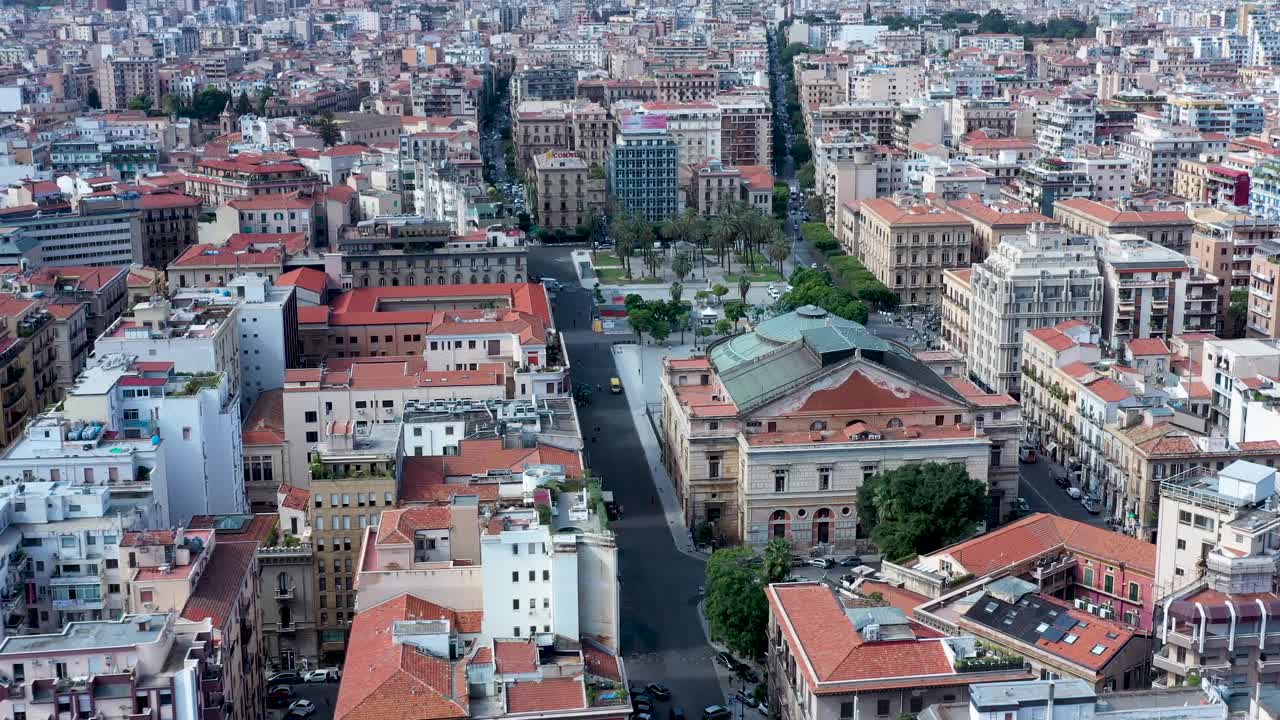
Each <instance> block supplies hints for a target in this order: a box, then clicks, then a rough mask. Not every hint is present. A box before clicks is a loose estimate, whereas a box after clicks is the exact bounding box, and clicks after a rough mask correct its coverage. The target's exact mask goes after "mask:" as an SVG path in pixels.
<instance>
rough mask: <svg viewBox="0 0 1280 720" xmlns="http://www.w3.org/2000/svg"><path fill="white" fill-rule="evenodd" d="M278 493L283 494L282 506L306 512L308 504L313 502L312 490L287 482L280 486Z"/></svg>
mask: <svg viewBox="0 0 1280 720" xmlns="http://www.w3.org/2000/svg"><path fill="white" fill-rule="evenodd" d="M276 494H277V495H281V496H283V497H281V499H280V507H282V508H288V509H290V510H298V511H302V512H305V511H306V509H307V506H308V505H310V504H311V491H310V490H308V489H306V488H300V487H297V486H295V485H289V484H288V483H285V484H283V485H281V486H280V489H279V490H277V491H276Z"/></svg>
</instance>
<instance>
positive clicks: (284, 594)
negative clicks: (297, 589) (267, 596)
mask: <svg viewBox="0 0 1280 720" xmlns="http://www.w3.org/2000/svg"><path fill="white" fill-rule="evenodd" d="M293 592H294V588H293V586H289V587H287V588H282V587H279V586H277V587H276V599H277V600H292V599H293Z"/></svg>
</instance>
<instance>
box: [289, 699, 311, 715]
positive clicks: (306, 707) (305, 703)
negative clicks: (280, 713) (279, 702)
mask: <svg viewBox="0 0 1280 720" xmlns="http://www.w3.org/2000/svg"><path fill="white" fill-rule="evenodd" d="M288 714H289V715H291V716H293V717H311V716H312V715H315V714H316V704H315V703H313V702H311V701H310V700H295V701H294V703H293V704H292V705H290V706H289V712H288Z"/></svg>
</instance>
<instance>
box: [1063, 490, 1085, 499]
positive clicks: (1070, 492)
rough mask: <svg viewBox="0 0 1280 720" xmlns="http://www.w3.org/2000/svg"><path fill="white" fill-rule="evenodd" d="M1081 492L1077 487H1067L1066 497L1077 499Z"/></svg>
mask: <svg viewBox="0 0 1280 720" xmlns="http://www.w3.org/2000/svg"><path fill="white" fill-rule="evenodd" d="M1083 494H1084V493H1082V492H1080V488H1078V487H1069V488H1067V497H1069V498H1071V499H1072V500H1079V499H1080V497H1081V496H1082V495H1083Z"/></svg>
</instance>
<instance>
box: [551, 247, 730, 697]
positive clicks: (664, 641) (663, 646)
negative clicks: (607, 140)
mask: <svg viewBox="0 0 1280 720" xmlns="http://www.w3.org/2000/svg"><path fill="white" fill-rule="evenodd" d="M529 269H530V271H531V272H533V273H537V274H540V275H542V276H543V277H554V278H556V279H558V280H560V281H561V282H563V283H565V284H566V286H568V287H569V288H571V289H569V290H565V291H562V292H560V293H559V295H558V296H557V297H556V298H555V299H554V300H553V302H552V308H553V311H554V313H555V320H556V326H557V327H558V328H560V329H561V331H562V332H563V333H564V337H565V342H566V344H567V345H568V352H569V362H570V363H571V365H572V368H573V380H574V382H581V383H587V384H589V385H592V386H596V385H599V386H601V387H603V388H605V390H604V392H596V393H595V394H594V396H593V397H592V401H591V403H590V404H589V405H587V406H586V407H583V408H580V409H579V419H580V422H581V424H582V432H583V436H584V438H585V440H586V445H587V448H586V453H587V464H588V466H589V467H590V468H591V469H592V471H593V472H595V473H596V474H598V475H601V476H603V479H604V488H605V489H606V490H611V491H612V492H613V494H614V499H615V500H616V501H617V502H618V503H619V504H621V505H622V508H623V511H624V512H623V517H621V518H619V519H618V520H617V521H614V522H612V523H610V527H611V529H613V530H614V531H615V532H616V533H617V543H618V554H619V566H620V577H621V584H622V623H621V624H622V638H621V647H622V654H623V657H624V660H625V662H626V666H627V674H628V676H629V679H630V682H631V683H632V684H635V683H637V682H645V683H647V682H651V681H655V680H656V681H660V682H662V683H665V684H666V685H667V686H668V687H670V688H671V691H672V696H673V698H672V700H671V701H670V702H669V703H659V708H658V712H660V713H662V715H661V716H660V717H665V715H666V712H667V709H666V707H664V706H667V705H670V704H679V705H682V706H683V707H684V709H685V713H686V714H687V716H689V717H693V716H696V715H697V714H698V712H699V711H700V710H701V708H703V707H706V706H707V705H711V704H715V703H722V702H724V697H723V695H722V692H721V689H720V685H719V682H718V681H717V679H716V673H715V670H714V669H713V666H712V662H711V661H712V657H713V655H714V652H713V651H712V649H711V647H710V646H709V645H708V644H707V642H706V636H705V634H704V633H703V630H702V625H701V622H700V621H699V619H698V614H697V603H698V588H699V587H700V586H701V585H702V583H703V573H704V564H703V563H702V562H700V561H698V560H695V559H693V558H690V557H689V556H687V555H684V554H682V553H680V552H677V551H676V549H675V545H674V544H673V542H672V539H671V533H670V531H669V530H668V529H667V525H666V521H665V520H664V518H663V516H662V512H661V506H660V505H657V504H655V502H654V496H655V491H654V485H653V477H652V474H651V473H650V472H649V469H648V466H647V465H646V462H645V457H644V453H643V451H642V449H641V446H640V440H639V438H638V436H637V435H636V431H635V427H634V425H633V424H632V420H631V414H630V412H629V410H628V409H627V401H626V398H625V397H623V396H622V395H612V394H610V393H609V392H608V390H607V388H608V387H609V379H610V378H612V377H615V376H616V375H617V374H618V372H617V370H616V369H615V367H614V362H613V353H612V351H611V349H610V347H611V345H612V343H613V341H614V340H617V339H618V338H617V336H611V335H597V334H596V333H593V332H591V330H590V326H591V323H590V321H589V318H590V314H591V309H592V298H591V294H590V292H588V291H586V290H582V289H580V288H577V287H575V286H576V285H577V283H576V282H573V280H574V277H573V271H572V269H571V268H570V266H569V254H568V250H567V249H563V248H550V247H548V248H531V249H530V250H529ZM575 320H576V324H575V322H574V321H575Z"/></svg>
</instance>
